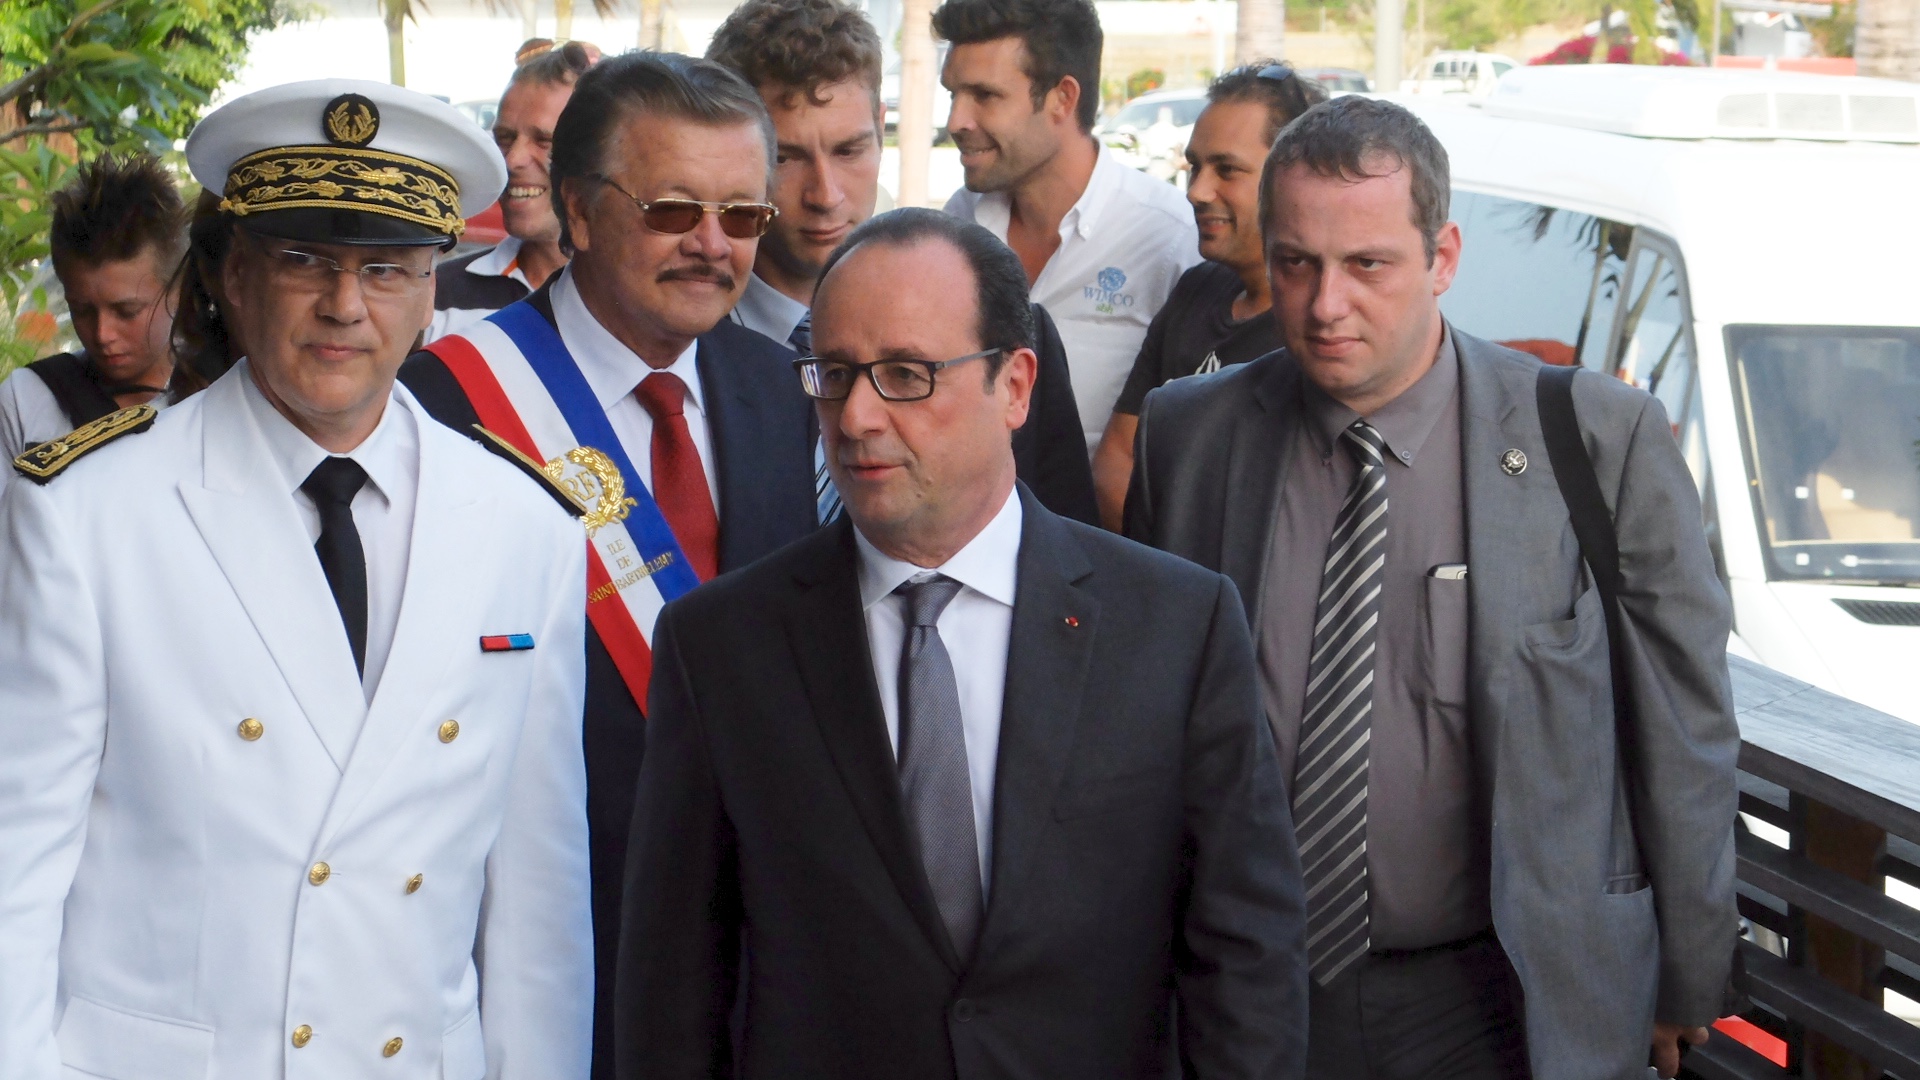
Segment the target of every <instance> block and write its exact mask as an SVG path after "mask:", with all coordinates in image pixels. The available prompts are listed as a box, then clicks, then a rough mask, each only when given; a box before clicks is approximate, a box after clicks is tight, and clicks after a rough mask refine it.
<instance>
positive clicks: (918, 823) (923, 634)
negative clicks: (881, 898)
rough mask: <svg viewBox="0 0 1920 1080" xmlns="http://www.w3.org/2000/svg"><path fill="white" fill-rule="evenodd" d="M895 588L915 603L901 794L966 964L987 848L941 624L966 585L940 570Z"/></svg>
mask: <svg viewBox="0 0 1920 1080" xmlns="http://www.w3.org/2000/svg"><path fill="white" fill-rule="evenodd" d="M894 591H895V592H896V593H899V594H900V596H902V597H903V598H905V600H906V602H907V619H906V631H907V633H906V639H905V640H904V641H903V642H902V644H901V649H900V754H899V761H900V794H901V797H902V801H903V803H904V805H905V807H906V812H907V823H908V824H909V825H910V826H912V828H913V835H914V839H915V841H917V843H918V845H919V848H920V862H921V864H922V865H923V866H925V867H926V871H927V884H929V885H931V886H932V887H933V902H934V904H935V905H936V906H937V907H939V909H940V918H941V921H943V922H945V923H946V924H947V936H948V938H949V940H951V941H952V942H953V951H954V952H955V953H957V954H958V955H959V957H960V959H961V960H962V961H965V960H966V959H967V958H968V957H970V956H972V955H973V942H974V938H975V936H976V935H977V934H978V933H979V930H980V909H981V906H982V898H981V895H980V849H979V847H978V846H977V843H976V839H975V834H974V826H973V781H972V779H971V774H970V773H969V772H968V770H967V736H966V732H965V731H964V730H963V729H962V728H961V725H960V686H959V684H958V683H957V682H955V680H954V675H953V658H952V657H950V656H948V655H947V646H946V644H945V643H944V642H942V641H941V640H940V628H939V627H938V626H937V625H936V623H938V621H939V619H940V613H941V612H942V611H944V610H945V609H946V606H947V605H948V604H949V603H951V602H952V600H953V598H954V596H955V595H957V594H958V593H959V592H960V583H959V582H957V581H955V580H953V579H952V578H948V577H942V576H940V575H938V574H936V575H934V576H933V577H931V578H929V579H927V580H925V581H918V582H915V581H909V582H907V583H905V584H903V585H901V586H900V587H899V588H898V589H895V590H894Z"/></svg>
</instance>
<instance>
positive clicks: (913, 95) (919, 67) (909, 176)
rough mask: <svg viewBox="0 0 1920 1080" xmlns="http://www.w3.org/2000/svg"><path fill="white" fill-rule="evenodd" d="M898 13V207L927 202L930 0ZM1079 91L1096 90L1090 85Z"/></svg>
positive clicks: (909, 2)
mask: <svg viewBox="0 0 1920 1080" xmlns="http://www.w3.org/2000/svg"><path fill="white" fill-rule="evenodd" d="M901 7H902V10H901V13H900V125H899V127H898V129H897V130H898V132H899V143H900V191H899V193H898V196H899V197H898V202H899V204H900V205H901V206H925V205H926V203H927V157H928V156H929V154H930V153H931V152H932V150H933V82H934V79H935V77H936V73H935V72H934V70H933V0H906V2H905V3H904V4H902V5H901ZM1080 92H1081V93H1083V94H1084V93H1088V92H1092V93H1095V94H1097V93H1099V92H1100V91H1099V88H1098V87H1094V88H1092V89H1091V91H1089V90H1088V89H1087V88H1082V89H1081V91H1080Z"/></svg>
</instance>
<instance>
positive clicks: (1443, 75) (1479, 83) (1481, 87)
mask: <svg viewBox="0 0 1920 1080" xmlns="http://www.w3.org/2000/svg"><path fill="white" fill-rule="evenodd" d="M1520 66H1522V65H1521V63H1520V61H1518V60H1515V59H1514V58H1513V57H1511V56H1502V55H1500V54H1499V53H1483V52H1437V53H1434V54H1433V55H1432V56H1429V57H1427V58H1426V59H1425V60H1422V61H1421V62H1420V67H1419V68H1418V69H1417V70H1416V71H1415V72H1414V75H1413V78H1412V79H1411V80H1410V81H1408V82H1407V83H1406V84H1405V85H1404V86H1402V87H1401V89H1403V90H1405V91H1406V92H1408V93H1410V94H1470V95H1472V96H1474V97H1486V96H1487V95H1488V94H1491V93H1493V87H1494V84H1495V83H1497V82H1499V81H1500V76H1502V75H1505V74H1506V73H1507V72H1509V71H1512V70H1513V69H1514V68H1517V67H1520Z"/></svg>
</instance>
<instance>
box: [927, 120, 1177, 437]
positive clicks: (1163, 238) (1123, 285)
mask: <svg viewBox="0 0 1920 1080" xmlns="http://www.w3.org/2000/svg"><path fill="white" fill-rule="evenodd" d="M946 209H947V213H949V214H952V215H954V216H955V217H961V218H965V219H967V220H968V221H972V222H975V223H977V224H979V225H983V226H985V227H986V228H987V229H988V231H990V232H992V233H993V235H995V236H997V237H999V238H1000V239H1001V240H1003V241H1004V240H1005V239H1006V238H1007V224H1008V222H1009V221H1010V220H1011V219H1012V216H1013V207H1012V204H1011V203H1010V202H1009V201H1008V197H1007V193H1006V192H1004V191H990V192H985V193H982V192H973V191H968V190H967V189H965V188H961V189H960V190H959V191H956V192H954V193H953V198H951V199H948V200H947V208H946ZM1199 261H1200V236H1199V233H1198V232H1197V231H1196V230H1195V228H1194V224H1193V208H1192V207H1190V206H1188V205H1187V199H1186V196H1184V195H1182V194H1180V191H1179V189H1178V188H1175V187H1174V186H1173V185H1172V184H1168V183H1165V182H1163V181H1160V180H1155V179H1154V178H1153V177H1151V176H1148V175H1147V174H1146V173H1143V172H1139V171H1137V170H1135V169H1129V168H1127V167H1126V166H1125V165H1123V164H1121V163H1120V160H1119V159H1118V158H1116V157H1114V156H1113V151H1111V150H1108V149H1107V148H1106V147H1104V146H1103V147H1101V148H1100V156H1099V158H1098V160H1096V161H1095V163H1094V166H1093V175H1092V176H1090V177H1088V178H1087V187H1086V190H1085V191H1082V192H1081V193H1080V198H1079V201H1077V202H1075V203H1074V204H1073V209H1071V210H1069V211H1067V216H1066V217H1063V218H1061V219H1060V246H1059V247H1058V248H1056V249H1054V252H1053V255H1052V256H1051V257H1050V258H1048V259H1047V265H1046V266H1045V267H1043V268H1041V270H1040V276H1039V277H1037V278H1035V279H1034V282H1033V289H1032V290H1031V293H1032V296H1033V299H1034V302H1035V303H1037V304H1039V305H1040V306H1041V307H1044V308H1046V309H1047V314H1049V315H1051V316H1053V321H1054V325H1056V326H1058V327H1059V329H1060V340H1061V343H1062V344H1064V345H1065V346H1066V348H1067V370H1068V371H1069V372H1070V373H1071V374H1072V377H1073V397H1074V401H1075V402H1077V403H1078V404H1079V406H1080V427H1081V428H1082V430H1084V431H1085V433H1086V436H1087V452H1088V453H1089V454H1091V453H1092V452H1093V448H1094V447H1095V446H1098V445H1099V443H1100V433H1101V432H1102V431H1105V430H1106V427H1107V418H1108V417H1110V416H1111V415H1113V403H1114V402H1115V401H1116V400H1117V399H1118V398H1119V397H1120V390H1121V388H1122V387H1123V386H1125V385H1126V382H1127V373H1128V372H1129V371H1132V370H1133V361H1134V357H1136V356H1138V355H1139V353H1140V343H1141V342H1142V341H1144V340H1146V336H1147V324H1148V323H1151V322H1152V321H1153V317H1154V316H1155V315H1156V314H1158V313H1159V311H1160V308H1161V306H1162V305H1164V304H1165V303H1166V302H1167V296H1168V295H1169V294H1170V293H1172V292H1173V285H1174V282H1176V281H1179V280H1180V275H1181V274H1183V273H1186V271H1187V268H1188V267H1190V266H1192V265H1194V264H1195V263H1198V262H1199Z"/></svg>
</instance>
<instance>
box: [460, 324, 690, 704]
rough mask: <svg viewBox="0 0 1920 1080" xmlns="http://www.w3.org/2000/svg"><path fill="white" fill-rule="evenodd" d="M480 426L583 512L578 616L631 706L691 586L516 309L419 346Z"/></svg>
mask: <svg viewBox="0 0 1920 1080" xmlns="http://www.w3.org/2000/svg"><path fill="white" fill-rule="evenodd" d="M427 351H429V352H431V353H433V354H434V355H435V356H437V357H439V358H440V361H441V362H442V363H444V364H446V365H447V370H448V371H451V372H452V373H453V377H454V379H455V380H457V381H458V382H459V383H460V388H461V389H462V390H464V391H466V394H467V400H468V401H469V402H471V403H472V404H473V410H474V412H475V413H477V414H478V415H479V417H480V423H481V424H482V425H483V426H485V427H486V428H487V429H488V430H490V431H492V432H493V433H494V434H496V435H498V436H500V437H501V438H503V439H505V440H506V441H508V442H510V443H512V444H513V445H514V446H515V447H516V448H517V449H519V451H520V452H521V453H523V454H526V455H527V456H528V457H530V458H533V459H534V460H535V461H541V462H545V464H544V465H543V466H542V468H543V469H545V471H546V472H547V473H548V475H550V476H552V477H553V478H554V479H555V480H557V481H559V482H560V484H561V486H562V487H564V488H566V489H567V491H568V492H569V493H570V494H572V495H573V497H574V498H576V499H578V500H579V501H580V503H581V504H582V505H583V506H585V507H586V508H587V515H586V517H585V519H584V521H585V523H586V526H587V617H588V618H589V619H591V620H592V622H593V628H594V629H595V630H596V631H598V632H599V634H600V640H601V642H602V643H603V644H605V645H606V647H607V652H608V653H609V654H611V655H612V657H613V662H614V665H615V666H616V667H618V668H619V669H620V676H621V678H622V679H624V680H625V681H626V684H627V689H628V690H630V691H632V693H633V697H634V700H635V701H637V702H639V703H640V706H641V708H643V709H644V708H645V707H646V704H647V681H648V679H649V677H650V676H651V675H652V673H653V649H652V641H653V624H654V620H655V619H656V618H658V617H659V615H660V609H661V608H662V607H663V606H665V605H666V603H667V601H669V600H673V599H675V598H677V597H679V596H681V595H684V594H685V593H686V592H688V591H689V590H691V589H692V588H693V587H694V586H695V585H698V584H700V580H699V578H698V577H697V576H696V575H695V574H694V572H693V567H692V565H690V564H689V563H688V562H687V558H686V556H685V555H684V554H682V553H681V551H680V544H679V542H678V541H676V540H675V539H674V537H673V530H672V529H671V528H669V527H668V525H667V519H666V518H665V517H663V516H662V515H661V513H660V508H659V507H658V506H656V505H655V504H654V501H653V496H652V495H650V494H649V493H648V492H647V489H646V486H645V485H644V484H642V483H641V482H640V476H639V474H638V473H636V472H634V470H633V462H632V461H631V460H629V459H628V457H627V452H626V450H625V449H624V448H622V447H621V445H620V440H619V438H617V437H616V436H615V435H614V433H613V426H612V425H611V424H609V423H608V422H607V414H606V412H605V411H604V410H602V409H601V408H600V402H599V400H598V399H597V398H595V397H594V394H593V390H592V389H591V388H590V387H589V386H588V385H587V380H586V377H585V376H583V375H581V374H580V368H579V365H577V364H576V363H575V362H574V359H573V355H572V354H571V353H569V352H568V351H567V346H566V343H565V342H563V341H561V339H560V334H559V332H558V331H557V330H555V329H554V328H553V324H551V323H549V322H548V321H547V320H546V317H545V316H543V315H541V314H540V311H539V309H537V308H535V307H534V306H533V305H532V304H530V303H528V302H526V301H525V300H522V301H520V302H519V303H516V304H512V305H510V306H508V307H505V308H502V309H501V310H499V311H496V312H494V313H493V314H492V315H490V316H488V317H487V318H486V320H485V321H483V322H480V323H477V324H475V325H473V326H471V327H469V328H468V329H467V330H466V331H465V333H464V334H454V335H449V336H447V337H443V338H440V339H438V340H436V341H434V342H433V343H431V344H429V345H428V346H427Z"/></svg>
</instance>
